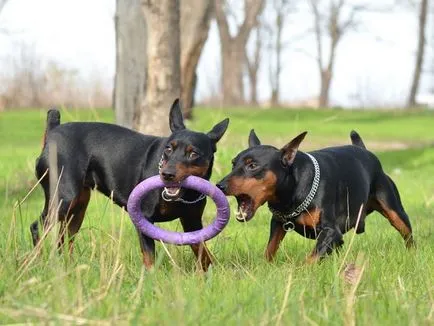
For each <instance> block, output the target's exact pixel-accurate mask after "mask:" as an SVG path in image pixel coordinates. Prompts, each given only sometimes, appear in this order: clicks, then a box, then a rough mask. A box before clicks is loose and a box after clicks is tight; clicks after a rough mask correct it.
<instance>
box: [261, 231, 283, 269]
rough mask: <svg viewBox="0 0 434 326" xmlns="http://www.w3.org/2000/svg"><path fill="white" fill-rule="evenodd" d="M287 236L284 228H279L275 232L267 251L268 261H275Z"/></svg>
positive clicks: (266, 257)
mask: <svg viewBox="0 0 434 326" xmlns="http://www.w3.org/2000/svg"><path fill="white" fill-rule="evenodd" d="M285 235H286V232H285V230H284V229H283V227H282V226H279V228H278V229H277V230H275V232H274V233H273V236H272V238H271V241H269V242H268V245H267V249H266V250H265V259H267V261H269V262H271V261H272V260H273V258H274V256H275V255H276V252H277V249H279V245H280V243H281V242H282V240H283V238H284V237H285Z"/></svg>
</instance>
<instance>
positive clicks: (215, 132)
mask: <svg viewBox="0 0 434 326" xmlns="http://www.w3.org/2000/svg"><path fill="white" fill-rule="evenodd" d="M228 125H229V118H226V119H224V120H223V121H220V122H219V123H217V124H216V125H215V126H214V127H213V128H212V129H211V131H210V132H208V133H207V135H208V137H209V138H211V140H212V141H213V142H214V143H217V142H218V141H219V140H220V138H222V137H223V135H224V134H225V132H226V129H228Z"/></svg>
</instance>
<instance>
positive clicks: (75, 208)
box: [63, 188, 91, 253]
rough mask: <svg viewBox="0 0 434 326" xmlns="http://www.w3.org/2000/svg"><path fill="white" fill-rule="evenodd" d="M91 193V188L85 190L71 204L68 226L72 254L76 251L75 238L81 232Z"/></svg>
mask: <svg viewBox="0 0 434 326" xmlns="http://www.w3.org/2000/svg"><path fill="white" fill-rule="evenodd" d="M90 192H91V190H90V188H83V189H82V191H81V192H80V194H79V195H78V197H76V198H75V200H74V201H73V202H72V203H71V207H70V209H69V214H68V217H67V219H66V221H67V222H66V225H67V228H68V237H69V252H70V253H72V251H73V249H74V236H75V234H76V233H77V232H78V231H79V230H80V227H81V224H82V223H83V220H84V215H85V213H86V209H87V205H88V203H89V200H90ZM63 232H65V231H63Z"/></svg>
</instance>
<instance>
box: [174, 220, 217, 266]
mask: <svg viewBox="0 0 434 326" xmlns="http://www.w3.org/2000/svg"><path fill="white" fill-rule="evenodd" d="M201 215H202V214H201ZM180 220H181V224H182V228H183V229H184V232H191V231H197V230H201V229H202V228H203V225H202V216H196V215H194V216H189V217H187V218H185V217H181V218H180ZM191 249H192V250H193V252H194V255H195V256H196V258H197V262H198V263H199V265H200V268H202V270H203V271H204V272H206V271H207V270H208V267H209V265H211V263H212V255H211V252H210V251H209V249H208V248H207V246H206V244H205V242H201V243H200V244H193V245H191Z"/></svg>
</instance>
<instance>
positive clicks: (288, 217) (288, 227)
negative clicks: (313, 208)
mask: <svg viewBox="0 0 434 326" xmlns="http://www.w3.org/2000/svg"><path fill="white" fill-rule="evenodd" d="M305 154H306V155H307V156H309V158H310V159H311V160H312V163H313V166H314V168H315V176H314V178H313V182H312V188H311V189H310V191H309V193H308V194H307V197H306V198H305V199H304V201H303V202H302V203H301V204H300V205H299V206H298V207H297V208H296V209H295V210H294V211H292V212H280V211H278V210H276V209H275V208H272V207H271V206H268V208H269V209H270V211H271V213H273V217H277V218H278V219H279V220H281V221H282V222H283V229H284V230H285V231H286V232H288V231H292V230H294V228H295V224H294V222H293V221H292V219H294V217H297V216H298V215H300V214H301V213H302V212H303V211H305V210H306V209H307V208H308V207H309V205H310V204H311V202H312V199H313V198H314V197H315V194H316V192H317V190H318V186H319V181H320V177H321V172H320V168H319V164H318V161H317V160H316V159H315V157H313V156H312V155H311V154H309V153H305Z"/></svg>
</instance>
